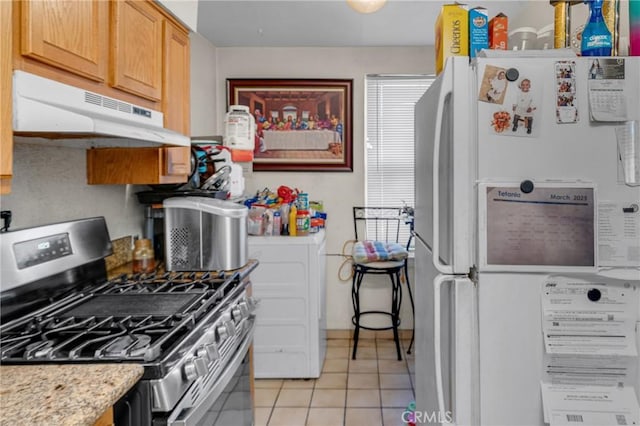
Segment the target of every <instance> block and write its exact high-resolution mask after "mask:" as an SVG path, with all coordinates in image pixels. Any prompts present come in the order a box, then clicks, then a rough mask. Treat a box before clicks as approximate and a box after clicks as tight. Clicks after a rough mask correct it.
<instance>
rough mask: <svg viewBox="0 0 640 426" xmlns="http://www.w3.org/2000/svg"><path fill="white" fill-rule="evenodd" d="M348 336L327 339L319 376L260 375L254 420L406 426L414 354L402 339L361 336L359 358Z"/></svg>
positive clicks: (258, 425)
mask: <svg viewBox="0 0 640 426" xmlns="http://www.w3.org/2000/svg"><path fill="white" fill-rule="evenodd" d="M352 344H353V342H352V341H351V340H350V339H329V340H327V355H326V357H325V362H324V367H323V370H322V374H321V375H320V377H319V378H318V379H306V380H305V379H292V380H287V379H285V380H271V379H269V380H268V379H256V382H255V406H256V413H255V426H316V425H318V426H362V425H367V426H403V425H404V423H403V421H402V412H403V411H405V409H406V407H407V406H408V405H409V404H410V403H411V402H412V401H413V400H414V398H415V397H414V383H413V372H414V358H413V354H411V355H407V354H406V348H407V347H408V344H409V341H408V340H405V341H402V345H403V346H402V347H403V360H402V361H398V360H397V358H396V350H395V345H394V342H393V340H390V339H360V341H359V342H358V354H357V358H358V359H357V360H355V361H354V360H352V359H351V348H352V346H351V345H352Z"/></svg>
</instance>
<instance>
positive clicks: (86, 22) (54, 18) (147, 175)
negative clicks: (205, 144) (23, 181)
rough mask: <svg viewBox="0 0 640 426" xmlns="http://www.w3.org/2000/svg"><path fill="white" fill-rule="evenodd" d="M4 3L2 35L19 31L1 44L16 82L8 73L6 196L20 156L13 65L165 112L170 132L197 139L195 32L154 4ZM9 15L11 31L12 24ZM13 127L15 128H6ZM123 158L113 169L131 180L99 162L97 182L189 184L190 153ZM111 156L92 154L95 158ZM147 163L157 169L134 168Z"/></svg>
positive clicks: (124, 154) (93, 0) (134, 153)
mask: <svg viewBox="0 0 640 426" xmlns="http://www.w3.org/2000/svg"><path fill="white" fill-rule="evenodd" d="M0 3H1V4H2V5H3V8H2V10H3V22H2V28H11V31H9V32H10V33H11V35H12V36H13V40H11V38H10V37H9V38H7V37H4V34H3V37H2V39H1V40H0V43H2V52H1V54H0V55H1V56H0V59H2V60H3V61H5V60H6V61H8V62H9V70H8V73H9V75H8V77H6V78H5V75H4V74H2V73H0V88H2V91H0V95H1V103H0V106H1V109H0V112H1V113H2V115H0V120H1V121H0V124H2V126H1V128H0V137H1V138H2V140H1V141H0V143H1V144H2V145H0V149H1V150H2V162H1V163H0V173H1V174H2V191H3V192H8V191H9V189H5V188H8V186H7V185H8V183H7V184H5V182H10V180H9V178H10V175H11V157H12V155H11V154H12V152H13V146H12V143H13V142H12V132H11V127H12V126H11V98H10V95H11V72H12V69H11V62H13V67H12V68H13V69H15V70H23V71H26V72H29V73H32V74H36V75H40V76H42V77H46V78H49V79H52V80H56V81H59V82H62V83H65V84H69V85H72V86H75V87H79V88H82V89H85V90H88V91H91V92H95V93H98V94H101V95H104V96H107V97H110V98H114V99H118V100H121V101H124V102H129V103H132V104H135V105H139V106H141V107H144V108H149V109H153V110H156V111H162V113H163V114H164V127H165V128H168V129H171V130H174V131H177V132H179V133H182V134H184V135H189V133H190V130H189V128H190V108H189V106H190V46H189V43H190V42H189V31H188V30H187V29H186V28H185V27H184V26H182V25H181V24H180V23H179V22H178V21H177V20H175V18H173V17H172V16H171V15H170V14H169V13H167V12H166V11H165V10H164V9H162V7H161V6H159V5H158V4H156V3H155V2H154V1H152V0H109V1H105V0H87V1H77V0H57V1H54V0H44V1H43V0H15V1H6V2H5V1H2V0H0ZM12 5H13V6H12ZM5 10H6V12H5ZM5 15H7V19H9V23H8V24H6V23H5V21H4V20H5ZM5 25H6V26H5ZM6 46H11V47H12V48H5V47H6ZM11 52H12V53H11ZM7 55H9V56H8V57H7ZM2 63H3V64H4V63H5V62H2ZM5 81H7V82H5ZM4 85H8V88H5V87H4ZM5 116H8V118H5ZM5 121H6V122H7V123H9V124H8V125H5V124H4V123H5ZM78 143H79V144H81V143H82V141H81V140H78ZM92 151H93V150H92ZM116 151H117V152H118V154H117V155H116V154H113V153H112V154H109V157H108V158H109V161H110V162H109V163H108V164H109V167H115V170H118V171H120V172H121V171H124V173H120V174H116V173H114V171H113V170H110V169H106V168H105V167H106V165H105V164H106V163H101V162H97V161H96V162H93V163H91V165H90V163H89V162H88V163H87V167H88V169H87V175H88V176H89V183H103V184H125V183H135V184H158V183H185V182H186V181H187V178H188V174H189V171H190V165H189V161H190V155H191V153H190V148H189V147H175V148H174V147H171V148H165V147H162V146H158V147H157V148H118V149H117V150H116ZM116 151H114V152H116ZM105 155H107V154H105V153H102V152H101V153H100V154H96V153H88V154H87V158H88V159H90V158H91V159H93V158H96V157H102V156H105ZM140 158H142V159H143V160H142V161H151V162H152V163H153V164H154V166H153V167H151V168H140V167H136V169H138V170H135V171H132V170H128V169H127V168H128V167H129V166H130V165H132V164H138V163H139V162H140V161H141V160H140ZM114 161H120V162H121V163H120V164H117V163H114ZM158 162H159V163H158ZM156 163H158V164H161V166H156V165H155V164H156ZM89 167H91V170H89ZM6 176H8V178H6ZM127 177H131V179H132V180H127Z"/></svg>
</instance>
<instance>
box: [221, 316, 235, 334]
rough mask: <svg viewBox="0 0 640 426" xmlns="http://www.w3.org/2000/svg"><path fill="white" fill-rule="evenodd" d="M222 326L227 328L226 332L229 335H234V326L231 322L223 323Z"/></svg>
mask: <svg viewBox="0 0 640 426" xmlns="http://www.w3.org/2000/svg"><path fill="white" fill-rule="evenodd" d="M224 325H225V326H226V327H227V331H228V332H229V334H230V335H232V336H233V335H234V334H236V325H235V324H234V323H233V320H229V321H225V323H224Z"/></svg>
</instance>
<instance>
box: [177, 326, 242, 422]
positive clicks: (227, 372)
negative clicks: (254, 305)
mask: <svg viewBox="0 0 640 426" xmlns="http://www.w3.org/2000/svg"><path fill="white" fill-rule="evenodd" d="M247 321H249V323H250V324H251V326H250V328H249V332H248V333H247V334H246V336H245V337H244V339H243V340H242V343H241V344H240V346H239V347H238V350H237V351H236V353H235V354H234V355H233V358H232V359H231V361H229V363H228V364H227V365H226V366H225V367H224V371H223V373H222V375H221V376H220V378H219V379H218V380H216V382H215V383H214V384H213V385H212V386H211V388H210V390H209V393H207V394H206V395H204V396H201V397H199V398H198V400H197V402H196V403H195V406H194V407H191V408H189V409H187V410H182V411H181V412H179V415H180V418H177V419H171V417H170V418H169V419H168V421H167V425H168V426H196V425H198V422H199V421H200V420H201V419H202V417H203V416H204V415H205V414H206V412H207V410H208V409H209V408H210V407H211V406H212V405H213V402H214V401H215V400H217V399H218V398H219V397H220V394H222V391H224V390H225V388H226V387H227V385H228V384H229V383H230V382H231V379H232V378H233V375H234V374H235V372H236V370H237V369H238V367H240V364H241V363H242V361H243V360H244V358H245V356H246V354H247V351H248V350H249V347H250V346H251V344H252V343H253V331H254V329H255V316H251V317H249V318H248V319H247ZM205 402H209V403H208V404H205ZM172 417H173V416H172Z"/></svg>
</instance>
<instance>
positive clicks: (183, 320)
mask: <svg viewBox="0 0 640 426" xmlns="http://www.w3.org/2000/svg"><path fill="white" fill-rule="evenodd" d="M0 250H1V266H2V273H1V274H2V275H1V276H0V278H1V280H0V289H1V293H0V301H1V304H2V306H1V308H2V323H1V324H0V362H1V363H2V364H35V363H38V364H54V363H88V362H91V363H95V362H112V363H113V362H135V363H141V364H142V365H143V366H144V375H143V378H142V380H141V382H140V383H139V384H138V385H137V386H136V388H134V389H133V390H132V391H131V392H130V393H129V394H128V395H127V396H125V398H124V399H123V400H122V401H121V402H120V403H119V404H117V405H116V407H115V417H116V421H117V423H116V424H130V425H134V424H135V425H143V424H147V425H151V424H153V425H159V424H171V425H191V424H212V425H213V424H225V422H226V421H228V417H227V420H224V419H225V416H230V415H231V416H233V418H234V421H233V423H231V424H234V425H235V424H239V425H243V424H247V425H250V424H252V414H251V399H250V394H249V393H248V392H249V386H248V383H247V380H248V379H249V376H248V371H247V370H248V350H249V346H250V345H251V342H252V337H253V329H254V315H253V311H254V309H255V306H254V301H253V299H252V298H251V297H249V296H248V295H247V291H246V290H247V287H248V285H249V273H250V272H251V270H253V268H254V267H255V266H256V265H257V263H256V262H255V261H250V262H249V263H248V264H247V265H246V266H245V267H244V268H241V269H240V270H238V271H235V272H219V273H218V272H198V273H173V272H169V273H166V274H162V275H156V274H151V275H134V276H126V275H123V276H120V277H117V278H115V279H112V280H107V279H106V270H105V263H104V257H105V256H107V255H108V254H110V253H111V243H110V240H109V235H108V232H107V229H106V225H105V222H104V219H102V218H93V219H86V220H81V221H73V222H66V223H61V224H54V225H47V226H43V227H38V228H31V229H26V230H20V231H14V232H9V233H4V234H0ZM242 377H245V383H244V384H240V382H241V378H242ZM233 392H240V393H242V395H241V396H242V398H240V399H241V400H242V401H244V403H241V404H240V407H238V403H237V402H235V403H234V404H235V406H233V407H231V410H230V411H231V413H230V412H225V410H224V408H225V405H227V404H225V400H224V399H225V398H227V399H228V398H229V395H230V394H232V393H233ZM247 396H248V397H249V399H248V401H247ZM235 399H236V400H237V399H238V398H237V397H236V398H235ZM231 405H233V404H231ZM242 407H245V408H246V409H248V410H249V411H248V412H243V410H241V408H242ZM245 411H246V410H245ZM243 416H244V417H246V420H243ZM249 417H250V418H249Z"/></svg>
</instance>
